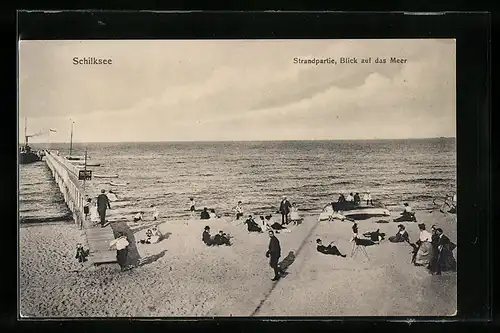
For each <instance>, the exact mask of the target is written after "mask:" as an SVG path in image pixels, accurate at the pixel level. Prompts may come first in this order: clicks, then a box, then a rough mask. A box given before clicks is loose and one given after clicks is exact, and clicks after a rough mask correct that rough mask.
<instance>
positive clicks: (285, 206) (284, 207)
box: [280, 196, 292, 224]
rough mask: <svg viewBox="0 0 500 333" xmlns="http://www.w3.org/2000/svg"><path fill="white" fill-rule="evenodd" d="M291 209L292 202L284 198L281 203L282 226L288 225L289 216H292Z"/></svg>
mask: <svg viewBox="0 0 500 333" xmlns="http://www.w3.org/2000/svg"><path fill="white" fill-rule="evenodd" d="M291 207H292V205H291V204H290V201H288V199H287V198H286V197H285V196H283V200H281V203H280V213H281V224H288V214H290V208H291Z"/></svg>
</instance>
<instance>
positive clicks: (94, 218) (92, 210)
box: [90, 200, 101, 223]
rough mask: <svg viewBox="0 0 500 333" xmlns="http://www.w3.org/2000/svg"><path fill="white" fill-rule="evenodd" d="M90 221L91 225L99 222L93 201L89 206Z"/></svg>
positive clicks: (95, 202)
mask: <svg viewBox="0 0 500 333" xmlns="http://www.w3.org/2000/svg"><path fill="white" fill-rule="evenodd" d="M90 221H91V222H93V223H99V222H100V221H101V218H100V217H99V212H98V211H97V201H95V200H93V201H92V203H91V205H90Z"/></svg>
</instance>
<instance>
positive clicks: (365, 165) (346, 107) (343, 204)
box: [18, 39, 463, 318]
mask: <svg viewBox="0 0 500 333" xmlns="http://www.w3.org/2000/svg"><path fill="white" fill-rule="evenodd" d="M18 151H19V152H18V155H19V157H18V186H19V188H18V197H19V199H18V230H19V234H18V244H19V258H18V263H19V272H18V277H19V280H18V281H19V282H18V287H19V315H20V317H21V318H75V317H77V318H92V317H141V318H142V317H163V318H165V317H291V316H295V317H296V316H306V317H307V316H321V317H339V316H353V317H358V316H400V317H419V316H455V315H456V313H457V261H458V257H457V248H458V246H460V244H457V185H456V183H457V181H456V178H457V162H456V158H457V154H456V41H455V39H282V40H281V39H262V40H259V39H254V40H250V39H249V40H245V39H240V40H236V39H233V40H229V39H228V40H215V39H213V40H208V39H207V40H20V42H19V49H18ZM462 259H463V258H462Z"/></svg>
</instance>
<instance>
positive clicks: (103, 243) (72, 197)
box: [45, 151, 117, 265]
mask: <svg viewBox="0 0 500 333" xmlns="http://www.w3.org/2000/svg"><path fill="white" fill-rule="evenodd" d="M45 162H46V163H47V165H48V167H49V168H50V170H51V171H52V175H53V176H54V179H55V181H56V183H57V185H58V186H59V189H60V190H61V193H62V194H63V196H64V201H65V202H66V204H67V205H68V208H69V209H70V210H71V212H72V213H73V219H74V220H75V223H76V224H77V225H78V226H79V227H80V228H81V229H84V230H85V237H86V239H87V243H88V246H89V250H90V260H91V261H92V262H93V263H94V265H101V264H110V263H116V261H117V260H116V254H115V252H114V251H112V250H110V249H109V243H110V241H112V240H113V239H115V237H114V233H113V230H112V228H111V226H110V225H109V224H108V225H107V226H104V227H100V228H93V225H92V223H91V221H90V220H89V219H85V213H84V210H83V207H84V205H85V200H86V196H85V191H84V189H83V186H82V185H81V184H80V180H78V171H79V169H78V168H76V167H75V166H74V165H72V164H71V163H69V162H68V161H66V159H65V158H64V157H62V156H59V155H58V154H56V153H54V152H51V151H46V152H45Z"/></svg>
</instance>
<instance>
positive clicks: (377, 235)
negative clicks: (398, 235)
mask: <svg viewBox="0 0 500 333" xmlns="http://www.w3.org/2000/svg"><path fill="white" fill-rule="evenodd" d="M363 236H365V237H367V238H369V239H371V240H372V241H374V242H380V241H381V240H383V239H384V238H385V233H381V232H380V229H377V230H376V231H370V232H365V233H364V234H363Z"/></svg>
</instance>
